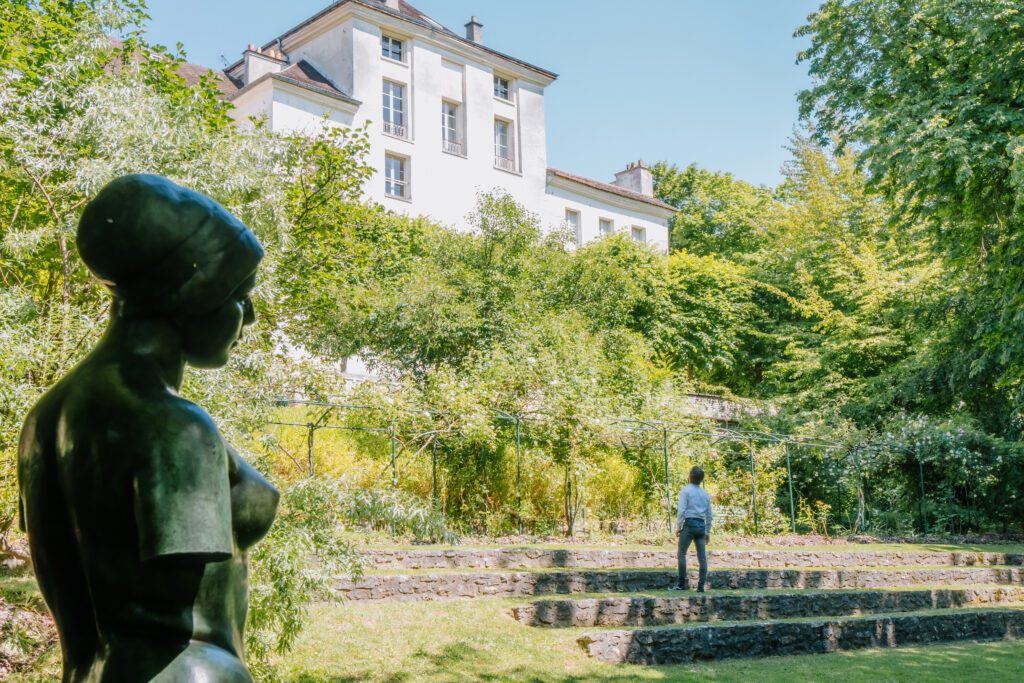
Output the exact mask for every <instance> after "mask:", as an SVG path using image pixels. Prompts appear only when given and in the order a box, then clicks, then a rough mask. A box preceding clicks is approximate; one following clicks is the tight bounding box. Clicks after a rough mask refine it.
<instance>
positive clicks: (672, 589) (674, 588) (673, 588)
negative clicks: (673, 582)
mask: <svg viewBox="0 0 1024 683" xmlns="http://www.w3.org/2000/svg"><path fill="white" fill-rule="evenodd" d="M668 589H669V590H670V591H684V590H686V586H669V587H668Z"/></svg>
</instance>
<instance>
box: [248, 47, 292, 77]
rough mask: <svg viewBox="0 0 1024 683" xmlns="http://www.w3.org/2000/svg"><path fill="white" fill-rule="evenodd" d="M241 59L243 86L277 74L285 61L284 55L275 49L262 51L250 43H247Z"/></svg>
mask: <svg viewBox="0 0 1024 683" xmlns="http://www.w3.org/2000/svg"><path fill="white" fill-rule="evenodd" d="M242 58H243V64H244V71H243V72H242V82H243V83H244V84H245V85H249V84H250V83H252V82H253V81H255V80H256V79H258V78H260V77H261V76H264V75H266V74H268V73H278V72H279V71H281V66H282V62H284V61H285V56H284V54H283V53H282V52H281V51H280V50H279V49H277V48H276V47H271V48H268V49H267V50H263V49H261V48H258V47H256V46H255V45H253V44H252V43H249V47H247V48H246V50H245V52H243V53H242Z"/></svg>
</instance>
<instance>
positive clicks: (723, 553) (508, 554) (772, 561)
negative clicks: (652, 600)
mask: <svg viewBox="0 0 1024 683" xmlns="http://www.w3.org/2000/svg"><path fill="white" fill-rule="evenodd" d="M692 555H693V551H692V550H691V556H692ZM364 556H365V557H366V559H367V560H368V562H369V564H370V566H371V567H373V568H375V569H501V568H507V569H544V568H554V567H565V568H579V569H613V568H630V569H654V568H665V567H674V566H675V565H676V553H675V551H674V550H598V549H594V548H578V549H577V548H569V549H560V548H534V547H523V548H483V549H480V548H476V549H474V548H439V549H428V550H407V549H385V550H380V549H378V550H369V551H367V552H366V553H364ZM708 556H709V558H710V562H711V563H712V564H713V565H717V566H719V567H908V566H936V565H951V566H990V565H1022V564H1024V554H1015V553H974V552H953V553H944V552H921V551H913V550H907V551H899V552H871V551H865V552H851V551H841V550H800V549H787V550H754V549H750V550H715V549H710V550H709V551H708Z"/></svg>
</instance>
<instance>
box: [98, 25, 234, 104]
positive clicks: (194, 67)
mask: <svg viewBox="0 0 1024 683" xmlns="http://www.w3.org/2000/svg"><path fill="white" fill-rule="evenodd" d="M107 40H108V41H109V42H110V46H111V47H112V48H114V49H115V50H122V49H124V41H123V40H121V39H120V38H118V37H116V36H107ZM146 54H148V55H150V58H152V56H154V55H156V56H157V58H158V59H164V58H165V57H164V56H163V55H162V54H161V53H159V52H152V51H150V52H148V53H147V52H144V51H142V50H136V51H134V52H133V53H132V55H131V59H132V60H133V61H134V62H136V63H138V62H141V61H142V60H143V58H144V55H146ZM120 66H121V64H120V58H118V57H116V56H115V58H114V59H112V60H111V61H110V63H109V64H107V65H106V67H105V68H106V69H107V70H108V71H114V72H116V71H117V70H118V69H119V68H120ZM175 73H177V74H178V75H179V76H181V77H182V78H184V79H185V83H187V84H188V85H189V86H190V87H195V86H197V85H199V80H200V79H201V78H202V77H203V76H206V75H207V74H212V76H213V79H214V81H215V83H216V85H217V89H218V90H220V92H221V95H222V96H223V97H225V98H227V97H229V96H230V95H232V94H233V93H234V92H235V91H237V90H238V89H239V88H241V87H242V84H241V83H240V82H239V81H238V80H236V79H234V78H231V77H230V76H228V75H227V74H226V73H224V72H223V71H218V70H217V69H211V68H210V67H208V66H202V65H201V64H191V63H189V62H181V63H180V64H178V67H177V69H175Z"/></svg>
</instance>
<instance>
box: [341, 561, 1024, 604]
mask: <svg viewBox="0 0 1024 683" xmlns="http://www.w3.org/2000/svg"><path fill="white" fill-rule="evenodd" d="M1022 577H1024V573H1022V570H1021V569H1019V568H987V567H947V568H943V569H886V570H883V569H860V570H799V569H776V570H769V569H746V570H744V569H736V570H717V571H714V570H713V571H711V572H709V573H708V587H710V588H730V589H759V588H882V587H892V586H915V585H922V584H931V585H945V586H951V585H970V584H1002V585H1011V584H1012V585H1020V584H1022V583H1024V581H1022ZM675 581H676V572H674V571H654V570H635V571H634V570H624V571H585V570H581V571H552V572H453V573H447V574H372V575H368V576H364V577H363V578H362V579H361V580H360V581H358V582H354V581H352V580H350V579H339V580H338V581H337V582H336V583H335V585H334V589H335V591H337V592H338V593H339V594H340V595H341V596H342V597H345V598H347V599H350V600H438V599H448V598H474V597H523V596H531V595H552V594H572V593H635V592H643V591H651V590H665V589H667V588H669V587H670V586H672V585H673V584H674V583H675ZM690 582H691V584H694V585H695V583H696V573H693V574H692V575H691V577H690Z"/></svg>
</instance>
